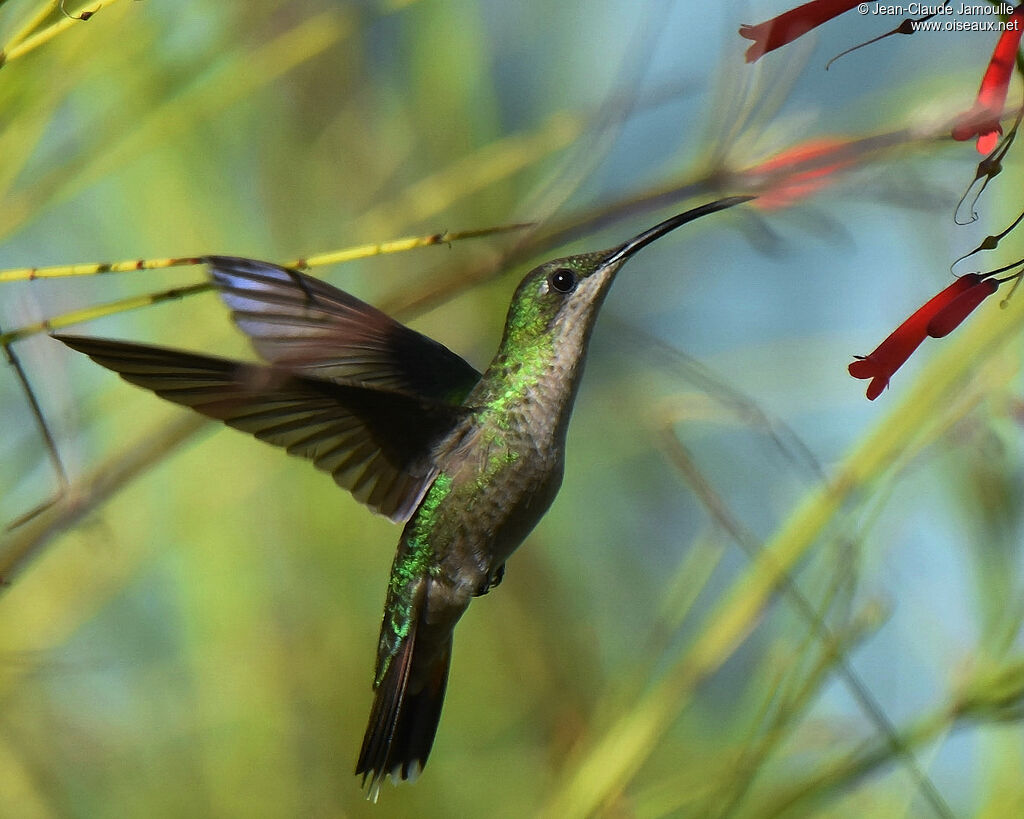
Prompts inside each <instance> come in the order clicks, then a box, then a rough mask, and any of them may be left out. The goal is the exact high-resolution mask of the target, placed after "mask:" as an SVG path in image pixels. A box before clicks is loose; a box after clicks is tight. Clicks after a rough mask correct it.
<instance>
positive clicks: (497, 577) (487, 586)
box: [473, 563, 505, 597]
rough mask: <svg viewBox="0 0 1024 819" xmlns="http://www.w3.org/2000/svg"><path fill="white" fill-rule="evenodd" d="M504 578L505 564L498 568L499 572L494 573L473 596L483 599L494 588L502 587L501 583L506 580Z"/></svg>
mask: <svg viewBox="0 0 1024 819" xmlns="http://www.w3.org/2000/svg"><path fill="white" fill-rule="evenodd" d="M504 577H505V564H504V563H502V564H501V565H500V566H499V567H498V568H497V570H496V571H495V572H494V574H492V575H491V576H490V577H488V578H487V579H486V580H485V581H484V582H483V583H481V584H480V586H479V587H478V588H477V590H476V593H475V594H474V595H473V596H474V597H483V596H484V595H485V594H487V592H489V591H490V590H491V589H494V588H497V587H498V586H500V585H501V581H502V580H503V579H504Z"/></svg>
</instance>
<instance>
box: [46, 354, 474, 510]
mask: <svg viewBox="0 0 1024 819" xmlns="http://www.w3.org/2000/svg"><path fill="white" fill-rule="evenodd" d="M54 338H56V339H58V340H60V341H62V342H64V344H66V345H67V346H69V347H71V348H72V349H74V350H78V351H79V352H82V353H85V354H86V355H87V356H89V357H90V358H92V359H93V361H95V362H96V363H98V364H102V365H103V366H104V367H106V368H108V369H110V370H113V371H114V372H116V373H118V374H119V375H120V376H121V377H122V378H123V379H124V380H125V381H128V382H130V383H132V384H137V385H138V386H140V387H145V388H146V389H148V390H152V391H153V392H155V393H156V394H157V395H159V396H160V397H161V398H166V399H167V400H168V401H173V402H174V403H176V404H181V405H183V406H186V407H191V408H192V409H194V410H196V411H197V412H200V413H202V414H203V415H206V416H208V417H210V418H216V419H218V420H221V421H223V422H224V423H226V424H228V425H229V426H232V427H235V428H236V429H240V430H243V431H245V432H249V433H252V434H253V435H255V436H256V437H257V438H259V439H260V440H262V441H268V442H269V443H272V444H276V445H277V446H280V447H284V448H285V449H287V450H288V452H289V453H291V454H292V455H301V456H302V457H304V458H308V459H309V460H311V461H313V463H314V464H315V465H316V466H317V468H319V469H322V470H323V471H325V472H329V473H330V474H331V475H332V476H333V477H334V480H335V481H336V482H337V484H338V485H339V486H341V487H343V488H344V489H347V490H349V491H350V492H351V493H352V494H353V496H354V497H355V498H356V500H358V501H361V502H362V503H365V504H366V505H367V506H369V507H370V508H371V509H373V510H374V511H376V512H380V513H381V514H383V515H387V516H388V517H389V518H391V519H392V520H394V521H399V522H401V521H404V520H407V519H408V518H409V516H410V515H411V514H412V513H413V511H414V510H415V508H416V505H417V504H418V503H419V501H420V499H421V498H422V497H423V493H424V492H425V491H426V489H427V487H428V486H429V485H430V483H431V481H432V480H433V479H434V477H435V476H436V474H437V467H436V465H435V464H434V462H433V457H432V450H433V447H434V445H435V444H436V443H437V442H438V441H439V440H440V439H441V438H442V437H443V436H444V435H445V434H447V433H448V432H449V431H451V429H452V428H453V427H454V426H455V424H456V423H457V422H458V420H459V419H460V418H461V417H462V416H463V414H464V413H465V410H463V409H462V408H461V407H456V406H452V405H449V404H443V403H441V402H438V401H431V400H430V399H427V398H423V397H421V396H415V395H408V394H406V393H401V392H395V391H393V390H380V389H375V388H372V387H367V386H364V385H360V384H338V383H335V382H333V381H323V380H321V379H318V378H310V377H307V376H304V375H300V374H296V373H293V372H290V371H288V370H285V369H283V368H279V367H267V366H264V365H260V364H245V363H242V362H238V361H231V360H229V359H226V358H215V357H213V356H204V355H194V354H192V353H186V352H182V351H180V350H171V349H167V348H164V347H151V346H148V345H143V344H129V343H125V342H120V341H109V340H106V339H94V338H83V337H81V336H54Z"/></svg>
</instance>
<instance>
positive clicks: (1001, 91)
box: [952, 4, 1024, 154]
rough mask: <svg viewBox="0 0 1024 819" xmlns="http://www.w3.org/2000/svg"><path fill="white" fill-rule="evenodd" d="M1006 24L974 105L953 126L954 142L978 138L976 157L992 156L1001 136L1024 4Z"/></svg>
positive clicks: (1022, 31)
mask: <svg viewBox="0 0 1024 819" xmlns="http://www.w3.org/2000/svg"><path fill="white" fill-rule="evenodd" d="M1007 24H1008V26H1009V27H1008V28H1007V29H1006V30H1005V31H1004V32H1003V33H1002V34H1000V35H999V40H998V42H997V43H996V48H995V51H993V52H992V59H991V60H989V63H988V68H987V69H985V76H984V77H982V78H981V88H979V89H978V100H977V102H975V103H974V107H973V108H971V110H970V111H968V112H967V113H965V114H963V115H962V116H961V117H960V118H959V120H958V121H957V123H956V125H954V126H953V133H952V136H953V139H957V140H961V141H963V140H965V139H970V138H971V137H972V136H977V137H978V142H977V147H978V153H981V154H988V153H991V151H992V149H993V148H995V147H996V142H997V141H998V140H999V135H1000V134H1001V133H1002V132H1003V126H1002V125H1000V124H999V119H1000V118H1001V117H1002V116H1003V107H1004V106H1005V105H1006V94H1007V91H1008V90H1009V88H1010V78H1011V77H1012V76H1013V66H1014V62H1015V61H1016V59H1017V49H1019V48H1020V38H1021V35H1022V34H1024V4H1022V5H1019V6H1017V8H1015V9H1014V10H1013V13H1012V14H1011V15H1010V18H1009V20H1008V21H1007Z"/></svg>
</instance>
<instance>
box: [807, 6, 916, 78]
mask: <svg viewBox="0 0 1024 819" xmlns="http://www.w3.org/2000/svg"><path fill="white" fill-rule="evenodd" d="M934 16H935V15H934V14H926V15H925V16H924V17H918V18H917V19H914V18H911V17H908V18H907V19H906V20H904V21H903V22H902V23H900V24H899V25H898V26H896V28H894V29H893V30H892V31H887V32H885V34H879V35H878V36H877V37H872V38H871V39H870V40H865V41H864V42H863V43H858V44H857V45H855V46H850V48H848V49H846V50H845V51H840V52H839V53H838V54H836V56H835V57H833V58H832V59H831V60H829V61H828V62H827V63H825V70H826V71H828V70H829V69H830V68H831V67H832V63H834V62H835V61H836V60H838V59H839V58H840V57H845V56H846V55H847V54H852V53H853V52H854V51H857V50H858V49H861V48H864V46H869V45H874V44H875V43H877V42H878V41H879V40H884V39H885V38H886V37H892V36H893V35H894V34H914V33H915V31H916V28H915V26H916V25H917V24H918V23H923V22H924V21H925V20H930V19H931V18H932V17H934Z"/></svg>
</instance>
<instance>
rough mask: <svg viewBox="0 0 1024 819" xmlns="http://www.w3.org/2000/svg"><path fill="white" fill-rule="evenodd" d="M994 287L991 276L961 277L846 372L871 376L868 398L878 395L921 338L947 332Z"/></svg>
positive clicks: (855, 375) (995, 286)
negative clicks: (986, 277)
mask: <svg viewBox="0 0 1024 819" xmlns="http://www.w3.org/2000/svg"><path fill="white" fill-rule="evenodd" d="M998 287H999V283H998V282H997V281H996V280H995V279H982V278H981V276H979V275H978V274H977V273H968V274H967V275H965V276H961V277H960V278H959V279H957V280H956V281H955V282H953V283H952V284H951V285H950V286H949V287H947V288H946V289H945V290H943V291H942V292H941V293H939V294H938V295H936V296H933V297H932V298H930V299H929V300H928V301H926V302H925V303H924V304H923V305H922V306H921V307H919V308H918V309H917V310H915V311H914V312H913V313H912V314H911V315H910V318H908V319H907V320H906V321H904V322H903V323H902V324H901V325H900V326H899V327H897V328H896V329H895V330H893V331H892V333H891V334H890V335H889V337H888V338H887V339H886V340H885V341H883V342H882V343H881V344H879V345H878V346H877V347H876V348H875V350H874V351H873V352H872V353H870V354H869V355H866V356H857V357H856V358H857V360H856V361H854V362H853V363H852V364H850V367H849V370H850V375H852V376H853V377H854V378H870V379H871V383H870V384H868V391H867V396H868V400H869V401H874V400H875V399H876V398H878V396H879V395H881V394H882V390H884V389H885V388H886V387H887V386H889V379H890V378H892V375H893V373H895V372H896V370H898V369H899V368H900V367H902V366H903V364H904V362H906V360H907V359H908V358H910V355H911V353H913V352H914V350H916V349H917V348H918V347H919V346H920V345H921V342H922V341H924V340H925V339H926V338H928V336H932V337H933V338H942V337H943V336H945V335H947V334H948V333H950V332H951V331H952V330H954V329H955V328H956V327H958V326H959V325H960V323H961V322H962V321H963V320H964V319H965V318H967V316H968V315H970V313H971V312H972V311H973V310H974V309H975V308H976V307H977V306H978V305H979V304H981V303H982V302H983V301H984V300H985V299H986V298H987V297H988V296H991V295H992V294H993V293H995V292H996V289H997V288H998Z"/></svg>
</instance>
